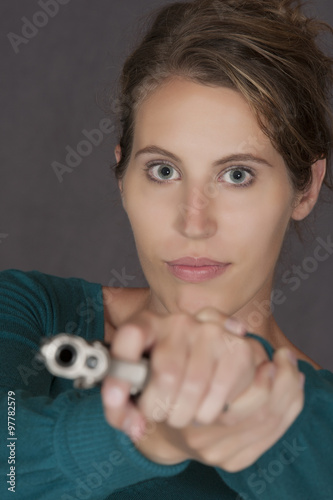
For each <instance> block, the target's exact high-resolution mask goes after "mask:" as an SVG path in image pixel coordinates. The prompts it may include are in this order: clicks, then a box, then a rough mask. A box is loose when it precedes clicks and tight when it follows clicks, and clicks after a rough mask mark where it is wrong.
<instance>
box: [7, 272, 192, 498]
mask: <svg viewBox="0 0 333 500" xmlns="http://www.w3.org/2000/svg"><path fill="white" fill-rule="evenodd" d="M100 293H101V286H100V285H94V284H90V283H88V282H85V281H84V280H80V279H78V278H66V279H65V278H59V277H55V276H51V275H46V274H43V273H39V272H37V271H31V272H22V271H18V270H8V271H3V272H1V273H0V360H1V362H0V406H1V410H0V415H1V426H0V435H1V452H0V454H1V456H0V470H1V484H0V497H1V498H2V499H3V498H5V499H6V498H13V492H15V498H16V499H18V500H21V499H24V500H35V499H36V498H43V500H53V499H57V500H71V499H73V498H94V499H95V500H104V499H105V498H107V497H108V496H109V495H110V494H111V493H112V492H114V491H116V490H118V489H120V488H124V487H126V486H130V485H133V484H136V483H139V482H141V481H145V480H147V479H152V478H155V477H161V476H164V477H167V476H173V475H175V474H178V473H179V472H181V471H183V470H184V469H185V468H186V467H187V465H188V463H189V461H186V462H182V463H181V464H176V465H172V466H164V465H159V464H156V463H154V462H152V461H150V460H148V459H147V458H146V457H144V456H143V455H142V454H140V453H139V451H138V450H137V449H136V448H135V446H134V445H133V443H132V442H131V440H130V439H129V438H128V437H127V436H126V435H125V434H123V433H122V432H120V431H118V430H116V429H114V428H112V427H111V426H110V425H109V424H108V423H107V422H106V420H105V418H104V413H103V407H102V402H101V396H100V389H99V388H98V387H95V388H93V389H89V390H79V389H73V387H72V382H70V381H62V380H61V379H58V378H55V377H53V376H52V375H51V374H50V373H49V372H48V371H47V370H46V369H45V368H44V367H42V366H41V363H40V362H37V361H36V359H35V354H36V352H37V351H38V350H39V343H40V337H41V336H45V335H54V334H56V333H59V332H62V331H69V330H68V329H69V328H72V330H75V332H76V333H77V334H79V335H81V336H83V337H85V338H86V339H87V340H89V339H91V338H98V337H99V338H100V340H102V338H101V332H102V334H103V332H104V322H103V311H102V309H103V308H102V305H101V301H100V300H99V299H100ZM87 305H88V306H89V307H88V306H87ZM73 333H74V332H73ZM59 384H60V385H59ZM61 384H62V385H61ZM9 417H11V418H9Z"/></svg>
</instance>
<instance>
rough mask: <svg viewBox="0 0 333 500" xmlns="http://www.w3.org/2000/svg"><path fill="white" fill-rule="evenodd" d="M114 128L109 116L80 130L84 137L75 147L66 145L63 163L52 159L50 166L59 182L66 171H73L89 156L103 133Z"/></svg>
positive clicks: (99, 141) (100, 140)
mask: <svg viewBox="0 0 333 500" xmlns="http://www.w3.org/2000/svg"><path fill="white" fill-rule="evenodd" d="M114 130H115V126H114V125H112V122H111V120H110V118H102V120H100V122H99V127H98V128H95V129H92V130H86V129H84V130H82V135H84V137H85V139H83V140H82V141H80V142H79V143H78V144H77V145H76V148H75V149H74V148H72V147H71V146H69V145H67V146H66V148H65V149H66V151H67V155H66V159H65V164H64V163H59V162H58V161H53V162H52V163H51V166H52V168H53V171H54V173H55V175H56V177H57V179H58V181H59V182H63V180H64V179H63V177H64V175H65V174H67V173H71V172H73V170H74V168H76V167H78V166H79V165H80V164H81V163H82V159H83V158H85V157H87V156H89V155H90V154H91V153H92V151H93V149H94V147H97V146H99V145H100V144H101V143H102V142H103V140H104V134H111V132H113V131H114Z"/></svg>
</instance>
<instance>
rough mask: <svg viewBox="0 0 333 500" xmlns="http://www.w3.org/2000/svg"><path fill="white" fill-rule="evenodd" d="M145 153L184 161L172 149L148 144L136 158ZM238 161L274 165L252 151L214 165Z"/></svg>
mask: <svg viewBox="0 0 333 500" xmlns="http://www.w3.org/2000/svg"><path fill="white" fill-rule="evenodd" d="M144 154H159V155H163V156H168V157H169V158H171V159H172V160H173V161H175V162H178V163H182V161H181V159H180V158H178V156H176V155H175V154H173V153H171V152H170V151H167V150H166V149H163V148H160V147H158V146H146V147H145V148H142V149H140V150H139V151H137V152H136V153H135V156H134V159H136V158H137V157H138V156H140V155H144ZM237 161H252V162H255V163H259V164H261V165H266V166H268V167H273V165H272V164H271V163H269V162H268V161H267V160H264V159H263V158H260V157H258V156H254V155H252V154H250V153H237V154H231V155H229V156H225V157H223V158H220V159H219V160H216V161H214V163H213V167H219V166H221V165H224V164H225V163H229V162H237Z"/></svg>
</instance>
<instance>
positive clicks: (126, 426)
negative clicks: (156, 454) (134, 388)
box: [101, 377, 146, 441]
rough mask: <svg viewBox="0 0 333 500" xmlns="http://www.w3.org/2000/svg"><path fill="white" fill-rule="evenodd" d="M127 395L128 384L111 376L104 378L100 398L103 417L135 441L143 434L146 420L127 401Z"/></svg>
mask: <svg viewBox="0 0 333 500" xmlns="http://www.w3.org/2000/svg"><path fill="white" fill-rule="evenodd" d="M129 396H130V386H129V384H128V383H127V382H124V381H119V380H117V379H114V378H112V377H106V378H105V379H104V381H103V383H102V387H101V398H102V403H103V410H104V416H105V419H106V421H107V422H108V423H109V424H110V425H111V426H112V427H114V428H116V429H119V430H121V431H123V432H125V433H126V434H128V435H129V436H130V437H131V439H132V440H133V441H135V440H137V439H140V438H141V437H142V435H143V434H144V431H145V425H146V421H145V419H144V417H143V415H142V414H141V413H140V411H139V410H138V408H137V407H136V406H135V405H134V404H133V403H132V402H130V401H129Z"/></svg>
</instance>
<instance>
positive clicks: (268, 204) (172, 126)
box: [117, 79, 294, 318]
mask: <svg viewBox="0 0 333 500" xmlns="http://www.w3.org/2000/svg"><path fill="white" fill-rule="evenodd" d="M146 148H150V151H146V152H142V151H141V150H143V149H146ZM153 148H154V149H155V151H153ZM157 148H158V149H159V150H160V151H157ZM162 150H163V151H162ZM140 151H141V152H140ZM117 159H118V160H119V159H120V157H119V154H118V155H117ZM120 187H121V189H122V196H123V203H124V208H125V210H126V212H127V214H128V217H129V220H130V223H131V226H132V230H133V233H134V238H135V242H136V246H137V251H138V255H139V259H140V262H141V265H142V269H143V271H144V274H145V276H146V279H147V281H148V283H149V285H150V288H151V304H150V305H151V309H152V310H155V311H156V312H162V313H163V312H166V311H168V312H177V311H180V310H185V311H188V312H190V313H195V312H196V311H197V310H198V309H200V308H202V307H205V306H213V307H216V308H218V309H220V310H221V311H222V312H224V313H225V314H229V315H232V314H235V313H238V314H235V315H236V316H237V317H240V318H242V317H243V316H244V314H246V313H247V312H249V311H250V310H251V304H253V301H254V300H259V301H262V300H267V299H269V298H270V292H271V287H272V278H273V273H274V268H275V265H276V261H277V259H278V256H279V252H280V248H281V245H282V241H283V238H284V235H285V232H286V229H287V226H288V223H289V220H290V217H291V215H292V211H293V208H292V204H293V201H294V192H293V189H292V187H291V184H290V181H289V178H288V174H287V170H286V166H285V164H284V161H283V159H282V157H281V156H280V154H279V153H278V152H277V151H276V150H275V149H274V147H273V146H272V144H271V142H270V141H269V140H268V138H267V137H266V136H265V135H264V134H263V132H262V131H261V130H260V128H259V126H258V123H257V121H256V118H255V116H254V114H253V113H252V111H251V109H250V108H249V106H248V104H247V103H246V101H245V99H244V98H243V97H242V96H241V95H240V94H239V93H238V92H236V91H234V90H232V89H229V88H222V87H216V88H213V87H208V86H203V85H199V84H196V83H193V82H189V81H186V80H183V79H174V80H172V81H169V82H168V83H167V84H166V85H164V86H161V87H159V88H158V89H157V90H156V91H155V93H153V94H152V95H151V96H150V97H149V98H148V99H147V100H145V101H144V102H143V103H142V104H141V106H140V107H139V108H138V112H137V116H136V124H135V133H134V144H133V149H132V154H131V158H130V162H129V166H128V169H127V171H126V174H125V176H124V178H123V181H122V182H121V183H120ZM184 257H195V258H196V257H204V258H207V259H211V260H214V261H217V262H220V263H224V264H228V265H227V266H224V267H223V266H222V267H218V268H216V267H210V268H207V267H206V269H203V268H201V269H199V270H193V268H192V270H191V268H188V267H170V266H168V265H167V264H166V262H170V261H174V260H176V259H181V258H184ZM216 270H218V271H219V272H217V273H216V274H215V271H216Z"/></svg>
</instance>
